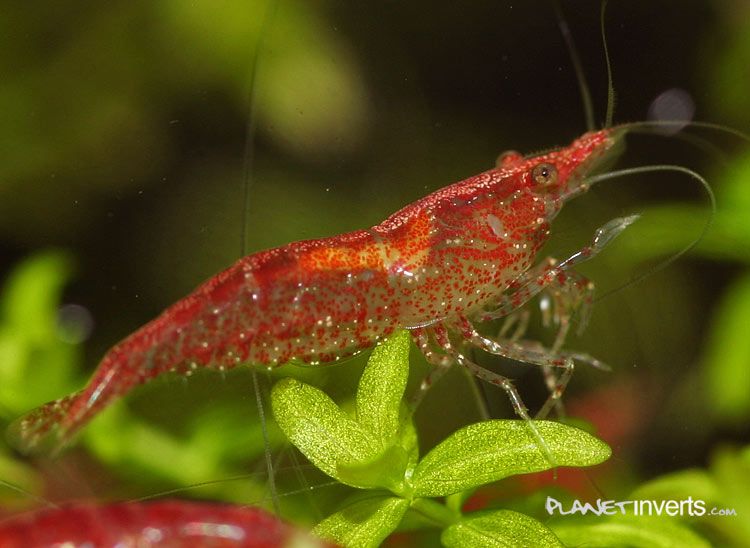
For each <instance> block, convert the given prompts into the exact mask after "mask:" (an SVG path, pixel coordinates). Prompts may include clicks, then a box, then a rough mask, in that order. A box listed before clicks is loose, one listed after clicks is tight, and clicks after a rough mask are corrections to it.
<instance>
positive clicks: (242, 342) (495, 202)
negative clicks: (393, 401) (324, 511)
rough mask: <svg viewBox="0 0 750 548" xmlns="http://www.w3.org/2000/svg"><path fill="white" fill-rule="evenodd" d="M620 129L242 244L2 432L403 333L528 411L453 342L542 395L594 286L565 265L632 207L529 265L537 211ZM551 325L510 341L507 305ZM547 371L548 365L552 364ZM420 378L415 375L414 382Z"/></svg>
mask: <svg viewBox="0 0 750 548" xmlns="http://www.w3.org/2000/svg"><path fill="white" fill-rule="evenodd" d="M623 134H624V129H623V128H609V129H604V130H600V131H596V132H590V133H587V134H585V135H583V136H582V137H580V138H579V139H576V140H575V141H573V143H571V144H570V145H569V146H568V147H565V148H561V149H559V150H555V151H552V152H547V153H544V154H541V155H537V156H532V157H524V156H521V155H520V154H518V153H515V152H511V153H506V154H503V155H502V156H500V158H499V159H498V162H497V165H496V166H495V167H494V168H493V169H490V170H489V171H486V172H484V173H481V174H479V175H476V176H473V177H470V178H468V179H466V180H464V181H460V182H457V183H454V184H452V185H450V186H447V187H445V188H442V189H440V190H438V191H436V192H434V193H432V194H430V195H428V196H426V197H424V198H422V199H420V200H418V201H416V202H414V203H412V204H410V205H408V206H406V207H404V208H403V209H401V210H400V211H398V212H396V213H394V214H393V215H391V216H390V217H388V218H387V219H386V220H385V221H383V222H382V223H380V224H378V225H376V226H374V227H372V228H370V229H369V230H358V231H354V232H350V233H346V234H342V235H339V236H335V237H330V238H324V239H317V240H308V241H300V242H294V243H291V244H288V245H285V246H282V247H279V248H275V249H270V250H267V251H262V252H259V253H255V254H252V255H249V256H246V257H244V258H242V259H240V260H239V261H237V262H236V263H235V264H234V265H233V266H231V267H230V268H229V269H227V270H225V271H224V272H222V273H220V274H218V275H216V276H215V277H213V278H211V279H210V280H208V281H207V282H205V283H204V284H203V285H201V286H200V287H198V288H197V289H196V290H195V291H194V292H193V293H191V294H190V295H188V296H187V297H185V298H184V299H182V300H180V301H179V302H177V303H176V304H174V305H172V306H171V307H169V308H167V309H166V310H165V311H164V312H163V313H162V314H161V315H160V316H159V317H157V318H156V319H154V320H153V321H151V322H150V323H148V324H146V325H144V326H143V327H141V328H140V329H138V330H137V331H135V332H134V333H133V334H131V335H130V336H128V337H127V338H125V339H124V340H123V341H121V342H120V343H118V344H117V345H115V346H114V347H113V348H112V349H111V350H110V351H109V352H107V354H106V355H105V356H104V358H103V359H102V361H101V362H100V364H99V366H98V368H97V369H96V371H95V373H94V375H93V377H92V379H91V380H90V382H89V383H88V384H87V386H86V387H84V388H83V389H82V390H81V391H80V392H77V393H75V394H72V395H69V396H67V397H64V398H62V399H60V400H57V401H54V402H51V403H48V404H46V405H44V406H42V407H40V408H38V409H36V410H34V411H32V412H31V413H30V414H28V415H27V416H25V417H23V418H21V419H19V420H18V421H17V422H16V423H15V424H14V426H13V427H12V429H13V430H14V432H13V434H14V437H16V438H17V439H18V440H20V444H21V446H22V447H25V448H27V449H32V448H34V447H35V446H38V445H43V446H45V447H49V445H48V443H47V441H49V440H52V441H53V443H54V445H55V446H59V445H64V444H65V443H67V442H68V441H69V440H70V437H71V436H72V435H73V434H74V433H75V432H76V431H77V430H79V429H80V428H81V427H82V426H83V425H84V424H86V423H87V422H88V421H89V420H90V419H91V418H92V417H93V416H94V415H95V414H96V413H97V412H99V411H100V410H101V409H102V408H104V407H105V406H107V405H108V404H110V403H111V402H112V401H113V400H114V399H116V398H118V397H120V396H122V395H124V394H126V393H127V392H129V391H130V390H131V389H132V388H134V387H136V386H138V385H141V384H143V383H145V382H147V381H149V380H150V379H152V378H154V377H156V376H158V375H160V374H162V373H166V372H176V373H178V374H183V375H189V374H190V373H191V372H192V371H194V370H195V369H198V368H209V367H210V368H219V369H224V368H231V367H234V366H236V365H239V364H258V365H262V366H266V367H272V366H275V365H280V364H284V363H287V362H289V361H292V360H296V361H302V362H306V363H308V364H321V363H328V362H335V361H337V360H340V359H342V358H344V357H347V356H350V355H353V354H355V353H357V352H360V351H362V350H364V349H367V348H370V347H372V346H373V345H375V344H376V343H377V342H378V341H379V340H380V339H382V338H384V337H387V336H388V335H389V334H391V333H392V332H393V331H395V330H397V329H409V330H411V333H412V334H413V338H414V340H415V342H416V343H417V345H418V347H419V348H420V349H421V350H422V351H423V353H424V355H425V356H426V358H427V360H428V361H429V362H430V363H431V364H433V365H435V366H436V368H437V370H440V369H441V368H444V367H446V366H448V365H450V364H459V365H461V366H463V367H466V368H468V369H469V370H471V372H472V373H474V374H475V375H477V376H478V377H480V378H482V379H484V380H486V381H489V382H491V383H493V384H496V385H499V386H500V387H501V388H502V389H503V390H505V392H507V394H508V396H509V398H510V400H511V402H512V404H513V407H514V409H515V411H516V413H517V414H518V415H519V416H520V417H522V418H525V419H529V414H528V412H527V410H526V407H525V406H524V404H523V402H522V401H521V398H520V397H519V395H518V393H517V391H516V389H515V387H514V385H513V383H512V381H511V380H510V379H508V378H505V377H502V376H500V375H498V374H497V373H494V372H491V371H489V370H486V369H484V368H482V367H480V366H479V365H477V364H475V363H474V362H472V361H471V360H470V359H469V357H467V355H466V353H465V352H464V350H463V348H464V347H465V346H466V345H467V344H468V345H473V346H476V347H478V348H480V349H482V350H484V351H487V352H490V353H492V354H497V355H501V356H506V357H508V358H511V359H515V360H520V361H522V362H527V363H532V364H538V365H540V366H542V367H543V369H544V371H545V379H546V380H547V385H548V388H549V390H550V398H549V400H548V401H547V403H546V404H545V405H544V407H543V408H542V409H541V414H546V412H548V411H549V410H550V409H551V408H552V407H554V406H555V404H556V401H557V400H558V398H559V396H560V394H561V393H562V390H563V389H564V387H565V384H566V383H567V380H568V379H569V377H570V373H571V372H572V368H573V363H574V361H575V360H584V361H589V362H591V363H593V364H594V365H597V362H596V361H595V360H593V359H591V358H589V357H588V356H585V355H583V354H576V353H566V352H564V351H563V350H562V349H561V346H562V342H563V339H564V337H565V334H566V333H567V330H568V326H569V320H570V317H571V315H572V314H573V313H575V312H577V311H578V312H580V313H581V314H583V315H585V310H586V309H587V308H588V306H589V305H590V303H591V297H592V290H593V286H592V285H591V283H590V282H588V281H587V280H586V279H585V278H583V277H582V276H580V275H579V274H577V273H576V272H575V271H574V270H573V269H572V268H573V267H574V266H575V265H576V264H577V263H580V262H581V261H583V260H586V259H587V258H590V257H591V256H593V255H594V254H596V253H597V252H598V251H599V250H600V249H601V248H602V247H603V246H604V245H606V243H607V242H608V241H609V240H611V239H612V238H613V237H615V236H616V235H617V234H619V233H620V232H621V231H622V230H623V229H624V228H625V227H626V226H627V225H628V224H630V223H631V222H632V221H633V220H634V218H635V217H626V218H621V219H615V220H613V221H611V222H609V223H607V224H606V225H604V226H603V227H602V228H600V229H599V230H597V231H596V234H595V236H594V238H593V240H592V241H591V242H590V244H589V245H587V246H586V247H584V248H583V249H581V250H580V251H578V252H577V253H574V254H573V255H571V256H570V257H568V258H567V259H564V260H561V261H557V260H554V259H547V260H544V261H542V262H541V263H537V264H535V259H536V255H537V253H538V252H539V250H540V248H541V247H542V245H543V244H544V243H545V242H546V241H547V239H548V237H549V235H550V223H551V221H552V220H553V219H554V218H555V216H556V215H557V214H558V213H559V212H560V210H561V208H562V207H563V205H564V204H565V202H566V201H567V200H569V199H571V198H573V197H575V196H578V195H579V194H581V193H583V192H584V191H585V190H586V189H587V188H588V186H589V185H590V182H591V181H592V179H591V178H590V174H591V172H592V170H593V169H594V168H595V167H596V166H597V165H598V164H599V163H600V162H601V160H602V159H603V158H605V157H606V156H609V155H610V153H611V151H612V150H613V147H614V145H615V143H616V142H618V140H619V139H621V138H622V135H623ZM537 295H541V298H542V302H543V304H544V305H545V306H544V307H543V308H547V309H548V310H549V311H550V315H551V317H552V318H553V319H554V320H555V321H556V324H557V325H558V326H559V333H558V336H557V339H556V340H555V342H554V344H552V345H551V346H550V347H549V348H546V347H542V346H541V345H538V344H536V345H534V344H531V343H529V342H527V341H524V340H522V339H520V338H519V337H518V332H519V329H518V327H519V326H520V325H521V324H522V323H523V318H519V314H518V311H519V310H520V309H521V308H522V307H523V306H524V304H525V303H526V302H527V301H529V300H530V299H532V298H533V297H535V296H537ZM495 318H506V319H507V322H506V323H513V322H514V321H515V322H516V324H517V325H516V328H515V329H514V331H516V334H515V335H514V336H510V337H508V336H506V335H504V334H503V333H502V332H501V335H500V336H499V337H498V338H495V339H491V338H488V337H485V336H483V335H481V334H480V333H479V332H478V331H477V330H476V329H475V327H474V325H475V324H476V323H477V322H481V321H484V320H488V319H495ZM555 371H558V372H559V374H556V373H555ZM426 384H427V382H426V383H423V387H424V386H426Z"/></svg>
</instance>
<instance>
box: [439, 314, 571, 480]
mask: <svg viewBox="0 0 750 548" xmlns="http://www.w3.org/2000/svg"><path fill="white" fill-rule="evenodd" d="M427 330H428V331H430V332H432V334H433V335H434V337H435V341H436V342H437V343H438V344H439V345H440V347H441V348H442V349H443V350H444V351H445V352H446V353H447V354H448V355H449V356H450V357H451V358H453V360H454V361H455V362H456V363H458V364H459V365H460V366H462V367H465V368H466V369H468V370H469V371H470V372H471V373H472V374H473V375H475V376H476V377H478V378H480V379H482V380H483V381H485V382H488V383H490V384H494V385H495V386H499V387H500V388H502V389H503V390H504V391H505V393H506V394H507V395H508V398H509V399H510V403H511V405H513V410H514V411H515V412H516V415H518V416H519V417H521V418H522V419H523V420H524V421H526V424H527V425H528V426H529V428H530V430H531V433H532V435H533V436H534V437H535V438H536V440H537V443H538V444H539V449H540V450H541V451H542V452H543V453H544V456H545V458H546V459H547V461H548V462H549V463H550V464H551V465H552V466H553V467H554V466H556V462H555V458H554V457H553V456H552V452H551V451H550V449H549V446H548V445H547V443H546V442H545V441H544V438H542V436H541V434H540V433H539V430H538V429H537V427H536V425H535V424H534V421H532V420H531V417H530V416H529V410H528V409H527V408H526V405H525V404H524V403H523V400H522V399H521V396H520V395H519V394H518V390H516V387H515V386H514V385H513V381H511V380H510V379H509V378H507V377H504V376H502V375H498V374H497V373H494V372H492V371H488V370H487V369H485V368H484V367H482V366H481V365H478V364H476V363H474V362H473V361H472V360H470V359H469V358H468V357H467V356H465V355H464V354H463V353H462V352H461V351H460V350H459V349H458V348H457V347H455V346H454V345H453V343H452V342H451V340H450V337H449V335H448V330H447V328H446V327H445V326H444V325H442V324H437V325H434V326H431V327H428V328H427Z"/></svg>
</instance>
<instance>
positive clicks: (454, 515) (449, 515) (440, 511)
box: [411, 498, 461, 527]
mask: <svg viewBox="0 0 750 548" xmlns="http://www.w3.org/2000/svg"><path fill="white" fill-rule="evenodd" d="M411 508H412V509H413V510H414V511H416V512H418V513H420V514H422V516H424V517H425V518H427V519H428V520H430V521H433V522H435V523H436V524H437V525H439V526H440V527H447V526H448V525H452V524H453V523H455V522H456V521H458V519H459V518H460V517H461V516H460V514H459V513H458V512H453V511H451V510H450V509H449V508H447V507H446V506H445V505H443V504H440V503H438V502H435V501H434V500H430V499H423V498H418V499H414V501H413V502H412V503H411Z"/></svg>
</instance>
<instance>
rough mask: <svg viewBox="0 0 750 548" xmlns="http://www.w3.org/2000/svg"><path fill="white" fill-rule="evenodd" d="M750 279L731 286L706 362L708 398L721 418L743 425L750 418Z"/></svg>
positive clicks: (715, 324) (716, 319)
mask: <svg viewBox="0 0 750 548" xmlns="http://www.w3.org/2000/svg"><path fill="white" fill-rule="evenodd" d="M749 314H750V275H745V276H743V277H742V278H740V279H739V280H738V281H736V282H735V283H733V284H732V286H731V287H730V288H729V289H728V290H727V292H726V293H725V295H724V297H723V298H722V301H721V304H720V305H719V307H718V310H717V312H716V313H715V315H714V318H713V321H712V326H711V335H710V337H709V341H708V344H707V348H706V353H705V357H704V358H703V368H704V374H705V378H706V385H707V388H708V390H707V398H708V401H710V402H711V409H712V410H713V412H714V413H715V414H716V415H717V416H718V417H720V418H722V419H724V420H729V421H737V422H740V421H743V420H744V419H746V418H747V417H748V416H749V415H750V367H748V364H750V337H748V336H747V318H748V315H749Z"/></svg>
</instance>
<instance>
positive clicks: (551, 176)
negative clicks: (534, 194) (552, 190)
mask: <svg viewBox="0 0 750 548" xmlns="http://www.w3.org/2000/svg"><path fill="white" fill-rule="evenodd" d="M531 178H532V179H534V182H535V183H537V184H539V185H544V186H550V185H553V184H555V182H556V181H557V168H556V167H555V166H553V165H552V164H546V163H545V164H538V165H536V166H534V169H532V170H531Z"/></svg>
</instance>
